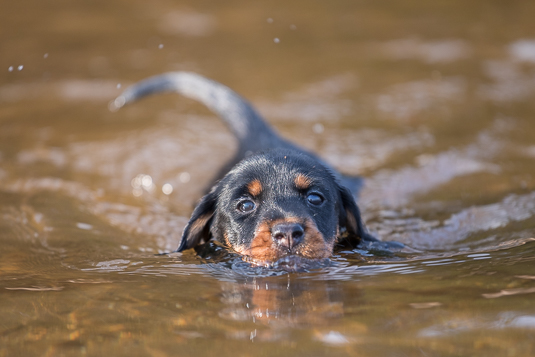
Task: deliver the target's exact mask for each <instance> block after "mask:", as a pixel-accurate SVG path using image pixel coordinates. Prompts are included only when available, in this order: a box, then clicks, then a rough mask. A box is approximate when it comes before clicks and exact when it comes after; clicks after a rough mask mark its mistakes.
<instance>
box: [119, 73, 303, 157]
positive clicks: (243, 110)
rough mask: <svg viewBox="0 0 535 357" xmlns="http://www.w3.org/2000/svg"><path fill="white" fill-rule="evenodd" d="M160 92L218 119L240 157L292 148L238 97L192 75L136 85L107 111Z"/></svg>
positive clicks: (163, 77) (166, 76)
mask: <svg viewBox="0 0 535 357" xmlns="http://www.w3.org/2000/svg"><path fill="white" fill-rule="evenodd" d="M161 92H176V93H179V94H181V95H183V96H185V97H187V98H191V99H194V100H197V101H199V102H201V103H202V104H204V105H205V106H206V107H208V108H209V109H210V110H211V111H212V112H214V113H216V114H217V115H219V116H220V117H221V118H222V119H223V120H224V121H225V123H226V124H227V126H228V127H229V129H230V130H231V131H232V132H233V133H234V135H235V136H236V138H237V139H238V141H239V150H240V151H241V152H242V153H245V152H247V151H250V152H256V151H262V150H269V149H273V148H276V147H286V148H295V146H293V145H292V144H291V143H289V142H287V141H286V140H284V139H282V138H281V137H280V136H279V135H278V134H276V133H275V132H274V131H273V129H272V128H271V127H270V126H269V125H268V124H267V123H266V122H265V121H264V119H263V118H262V117H261V116H260V115H259V114H258V113H257V112H256V111H255V110H254V108H253V107H252V106H251V105H250V104H249V102H247V101H246V100H245V99H244V98H243V97H241V96H240V95H239V94H237V93H236V92H234V91H233V90H232V89H230V88H228V87H226V86H224V85H222V84H221V83H218V82H215V81H212V80H210V79H208V78H205V77H202V76H200V75H198V74H195V73H191V72H169V73H164V74H161V75H158V76H154V77H150V78H147V79H145V80H143V81H141V82H139V83H136V84H134V85H133V86H131V87H129V88H127V89H126V90H125V91H124V92H123V93H122V94H121V95H120V96H119V97H117V98H116V99H115V100H114V101H112V102H111V103H110V110H117V109H119V108H121V107H123V106H124V105H126V104H128V103H131V102H134V101H136V100H138V99H141V98H143V97H145V96H148V95H151V94H156V93H161Z"/></svg>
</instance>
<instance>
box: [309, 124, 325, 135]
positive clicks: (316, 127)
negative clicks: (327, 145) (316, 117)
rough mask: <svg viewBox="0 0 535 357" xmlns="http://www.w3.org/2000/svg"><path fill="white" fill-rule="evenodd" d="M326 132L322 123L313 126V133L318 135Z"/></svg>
mask: <svg viewBox="0 0 535 357" xmlns="http://www.w3.org/2000/svg"><path fill="white" fill-rule="evenodd" d="M324 130H325V127H324V126H323V124H321V123H316V124H314V125H313V126H312V131H314V133H316V134H321V133H323V131H324Z"/></svg>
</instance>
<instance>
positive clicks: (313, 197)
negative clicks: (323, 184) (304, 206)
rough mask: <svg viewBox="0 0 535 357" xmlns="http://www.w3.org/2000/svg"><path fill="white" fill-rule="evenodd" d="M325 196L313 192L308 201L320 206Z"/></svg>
mask: <svg viewBox="0 0 535 357" xmlns="http://www.w3.org/2000/svg"><path fill="white" fill-rule="evenodd" d="M323 200H324V199H323V197H322V196H321V195H319V194H317V193H311V194H309V195H308V196H307V201H308V203H310V204H312V205H314V206H319V205H321V204H322V203H323Z"/></svg>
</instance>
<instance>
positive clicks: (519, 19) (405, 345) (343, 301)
mask: <svg viewBox="0 0 535 357" xmlns="http://www.w3.org/2000/svg"><path fill="white" fill-rule="evenodd" d="M533 14H535V3H533V2H530V1H508V2H496V1H494V2H491V1H478V0H475V1H469V2H466V1H433V2H407V1H394V0H390V1H382V2H366V1H353V2H303V1H294V2H291V3H288V2H281V1H275V2H261V3H259V2H247V1H231V2H225V3H216V2H208V1H200V2H199V1H196V2H194V1H185V2H181V3H176V2H169V1H160V0H158V1H152V2H143V1H137V0H135V1H123V0H116V1H111V2H110V1H92V2H76V3H74V2H51V1H35V0H27V1H11V2H7V1H4V3H3V4H2V11H0V30H1V31H0V53H1V56H0V244H1V246H2V249H1V253H0V356H19V355H20V356H31V355H35V356H41V355H44V356H61V355H65V356H70V355H84V354H86V355H91V356H103V355H107V356H123V355H124V356H174V355H180V356H199V355H216V354H217V355H219V356H252V355H255V356H256V355H261V356H263V355H269V356H271V355H288V356H323V355H325V356H327V355H328V356H349V355H355V356H475V355H478V356H532V355H535V303H534V301H535V239H534V237H535V140H534V138H535V120H534V117H535V100H534V98H535V22H534V21H533ZM171 70H190V71H196V72H199V73H201V74H203V75H205V76H208V77H210V78H213V79H215V80H217V81H220V82H222V83H224V84H226V85H228V86H230V87H231V88H233V89H235V90H237V91H238V92H240V93H242V94H243V95H245V96H246V97H247V98H249V99H250V100H251V101H252V102H253V103H254V105H255V106H256V107H257V108H258V109H259V110H260V111H261V112H262V113H263V114H264V115H265V116H266V118H268V120H269V121H270V122H271V123H272V124H273V126H275V127H276V128H277V129H278V130H279V131H280V132H281V133H282V134H283V135H284V136H285V137H287V138H290V139H291V140H293V141H294V142H297V143H299V144H301V145H303V146H305V147H307V148H309V149H311V150H313V151H315V152H317V153H318V154H319V155H321V156H322V157H323V158H325V159H326V160H327V161H328V162H330V163H332V164H333V165H335V166H336V167H337V168H338V169H339V170H340V171H343V172H346V173H352V174H361V175H363V176H364V177H365V178H366V186H365V188H364V190H363V192H362V194H361V197H360V198H359V202H360V204H361V207H362V210H363V211H364V216H365V220H366V222H367V224H368V227H369V228H370V230H371V231H372V232H373V233H374V234H376V235H377V236H379V237H381V238H382V239H384V240H397V241H401V242H404V243H406V244H407V245H408V246H409V247H410V248H411V251H410V252H405V253H400V254H398V255H396V256H381V255H379V254H372V253H370V252H366V251H344V252H340V253H338V254H337V255H335V256H334V257H333V258H332V259H331V261H330V262H329V263H328V264H324V265H322V266H319V267H318V268H317V269H311V271H309V272H301V273H292V274H284V273H280V272H274V271H271V272H270V271H266V270H258V269H257V270H255V269H252V268H250V267H248V266H246V264H245V263H243V262H242V261H241V260H239V259H237V258H236V257H232V256H231V257H229V256H223V257H217V254H216V256H212V257H207V258H211V259H207V258H199V257H197V256H196V255H195V253H194V252H192V251H188V252H185V253H184V254H177V253H175V254H170V255H158V253H162V252H169V251H172V250H173V249H175V248H176V246H177V243H178V237H179V236H180V234H181V231H182V228H183V227H184V224H185V223H186V222H187V219H188V217H189V214H190V213H191V210H192V207H193V205H194V203H195V202H196V200H197V199H198V198H199V197H200V195H201V194H202V192H203V190H204V188H205V187H206V185H207V184H208V183H209V182H210V180H211V179H212V177H213V175H215V174H216V173H217V169H218V168H219V167H220V166H221V165H222V164H223V163H224V161H225V160H226V159H227V158H229V157H230V156H231V155H232V150H233V149H234V147H235V144H234V141H233V139H232V137H231V135H230V134H229V133H228V132H227V130H226V128H225V127H224V126H223V124H222V123H221V122H220V120H218V118H216V117H214V116H213V115H212V114H211V113H209V112H208V111H207V110H206V109H205V108H203V107H201V106H200V105H198V104H196V103H192V102H191V101H188V100H185V99H182V98H179V97H177V96H174V95H162V96H160V97H157V98H150V99H147V100H145V101H142V102H139V103H136V104H135V105H132V106H130V107H128V108H125V109H124V110H121V111H119V112H116V113H111V112H110V111H108V109H107V104H108V102H109V101H110V100H111V99H113V98H114V97H115V96H116V95H117V94H118V93H120V91H121V90H122V89H124V88H125V87H126V86H127V85H129V84H131V83H133V82H135V81H138V80H140V79H143V78H145V77H147V76H150V75H154V74H158V73H162V72H165V71H171Z"/></svg>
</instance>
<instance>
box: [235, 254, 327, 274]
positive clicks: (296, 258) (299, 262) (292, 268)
mask: <svg viewBox="0 0 535 357" xmlns="http://www.w3.org/2000/svg"><path fill="white" fill-rule="evenodd" d="M242 258H243V260H245V261H247V262H248V263H250V264H251V265H254V266H258V267H264V268H272V269H275V270H284V271H287V272H303V271H309V270H312V269H320V268H324V267H327V266H329V265H330V263H331V260H330V259H329V258H319V259H310V258H305V257H303V256H301V255H296V254H289V255H286V256H284V257H282V258H279V259H278V260H276V261H261V260H257V259H254V258H251V257H249V256H243V257H242Z"/></svg>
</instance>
